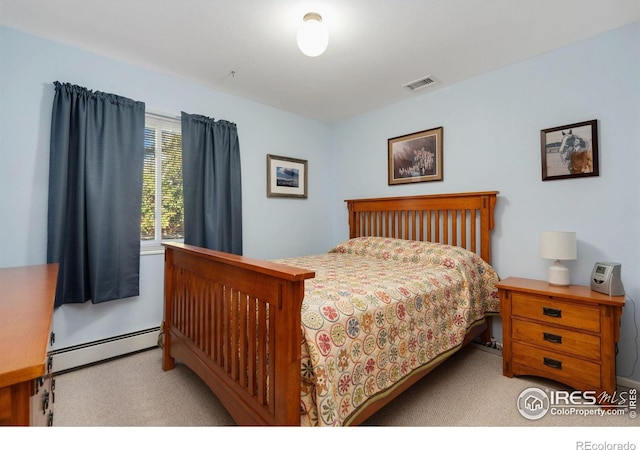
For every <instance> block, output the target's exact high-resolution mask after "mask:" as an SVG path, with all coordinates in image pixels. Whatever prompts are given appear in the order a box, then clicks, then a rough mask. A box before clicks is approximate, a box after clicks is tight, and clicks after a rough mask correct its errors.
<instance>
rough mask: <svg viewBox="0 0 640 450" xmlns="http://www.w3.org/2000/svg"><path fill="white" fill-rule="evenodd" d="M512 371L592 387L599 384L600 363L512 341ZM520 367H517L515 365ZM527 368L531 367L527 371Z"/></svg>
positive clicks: (571, 384)
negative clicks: (541, 375) (540, 375)
mask: <svg viewBox="0 0 640 450" xmlns="http://www.w3.org/2000/svg"><path fill="white" fill-rule="evenodd" d="M513 365H514V372H516V371H521V372H522V374H526V373H530V374H534V375H538V374H543V375H544V376H546V377H548V378H551V379H554V380H557V381H560V382H564V383H566V384H568V385H570V386H573V385H575V384H576V383H579V384H580V385H583V386H584V385H585V384H586V385H589V386H593V387H598V386H601V383H600V364H595V363H593V362H589V361H585V360H583V359H579V358H575V357H572V356H567V355H563V354H561V353H556V352H553V351H549V350H544V349H540V348H536V347H531V346H530V345H526V344H522V343H520V342H513ZM518 365H519V366H521V367H519V368H518V367H517V366H518ZM527 368H530V369H533V371H531V372H529V371H528V370H526V369H527Z"/></svg>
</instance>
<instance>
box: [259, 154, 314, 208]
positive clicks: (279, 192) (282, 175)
mask: <svg viewBox="0 0 640 450" xmlns="http://www.w3.org/2000/svg"><path fill="white" fill-rule="evenodd" d="M267 197H291V198H307V161H306V160H304V159H296V158H287V157H285V156H276V155H267Z"/></svg>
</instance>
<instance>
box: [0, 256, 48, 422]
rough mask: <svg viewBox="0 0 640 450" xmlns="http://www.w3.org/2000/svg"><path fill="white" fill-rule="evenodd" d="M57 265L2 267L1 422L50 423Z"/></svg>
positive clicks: (0, 342)
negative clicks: (51, 355)
mask: <svg viewBox="0 0 640 450" xmlns="http://www.w3.org/2000/svg"><path fill="white" fill-rule="evenodd" d="M57 279H58V265H57V264H46V265H38V266H26V267H12V268H6V269H0V425H51V424H52V420H53V410H52V408H53V401H54V398H53V395H54V394H53V389H54V388H55V383H54V381H53V378H52V376H51V373H50V372H51V361H50V360H48V358H47V350H48V348H49V345H50V343H51V340H52V333H51V320H52V316H53V306H54V299H55V293H56V284H57Z"/></svg>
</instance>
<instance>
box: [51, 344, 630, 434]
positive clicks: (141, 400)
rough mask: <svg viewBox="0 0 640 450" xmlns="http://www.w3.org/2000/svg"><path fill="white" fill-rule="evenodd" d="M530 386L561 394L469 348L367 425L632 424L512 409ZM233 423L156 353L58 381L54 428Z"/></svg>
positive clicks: (189, 375)
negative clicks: (511, 374) (536, 415)
mask: <svg viewBox="0 0 640 450" xmlns="http://www.w3.org/2000/svg"><path fill="white" fill-rule="evenodd" d="M530 387H540V388H541V389H545V388H550V389H565V388H564V387H563V386H562V385H559V384H555V383H553V382H548V381H546V380H542V379H538V378H533V377H521V378H506V377H504V376H502V358H501V357H500V356H499V355H496V354H494V353H490V352H487V351H483V350H480V349H478V348H474V347H469V348H467V349H464V350H462V351H461V352H460V353H459V354H457V355H455V356H454V357H452V358H451V359H449V360H448V361H447V362H445V363H444V364H442V365H441V366H440V367H438V368H437V369H436V370H435V371H434V372H432V373H431V374H429V375H427V377H426V378H424V379H423V380H421V381H420V382H418V383H417V384H416V385H414V386H413V387H411V388H410V389H409V390H407V391H406V392H404V393H403V394H402V395H401V396H400V397H399V398H397V399H396V400H395V401H394V402H392V403H391V404H389V405H387V406H386V407H385V408H384V409H383V410H381V411H379V412H378V413H377V414H375V415H374V416H372V417H371V418H370V419H369V420H367V421H366V423H365V425H375V426H430V427H625V426H632V427H637V426H638V425H640V419H632V418H630V417H629V415H628V414H627V415H625V416H613V417H611V416H610V417H599V416H588V417H585V416H579V415H565V416H558V415H555V416H552V415H550V414H547V415H546V416H545V417H543V418H541V419H539V420H536V421H532V420H529V419H526V418H524V417H522V416H521V414H520V413H519V412H518V410H517V407H516V402H517V398H518V396H519V395H520V393H521V392H522V391H523V390H524V389H526V388H530ZM226 425H233V421H232V419H231V417H230V416H229V415H228V414H227V412H226V411H225V410H224V408H223V407H222V406H221V405H220V403H219V402H218V400H217V399H216V397H215V396H214V395H213V394H212V393H211V391H210V390H209V389H208V387H207V386H206V385H205V384H204V383H203V382H202V381H200V380H199V379H198V378H197V377H196V376H195V375H194V374H193V372H191V371H190V370H189V369H188V368H186V367H185V366H183V365H180V364H178V365H177V366H176V368H175V369H174V370H172V371H168V372H163V371H162V369H161V350H160V349H158V348H155V349H151V350H148V351H145V352H141V353H137V354H133V355H130V356H126V357H123V358H119V359H115V360H112V361H108V362H104V363H101V364H98V365H94V366H91V367H87V368H83V369H80V370H76V371H72V372H68V373H64V374H60V375H58V376H57V377H56V402H55V420H54V427H101V426H116V427H132V426H135V427H168V426H171V427H176V426H178V427H199V426H203V427H210V426H226Z"/></svg>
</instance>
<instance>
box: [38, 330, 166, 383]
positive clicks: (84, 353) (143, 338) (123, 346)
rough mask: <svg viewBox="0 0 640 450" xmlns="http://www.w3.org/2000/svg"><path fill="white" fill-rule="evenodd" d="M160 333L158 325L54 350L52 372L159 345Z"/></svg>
mask: <svg viewBox="0 0 640 450" xmlns="http://www.w3.org/2000/svg"><path fill="white" fill-rule="evenodd" d="M159 334H160V327H156V328H150V329H148V330H141V331H138V332H135V333H128V334H126V335H121V336H114V337H112V338H108V339H102V340H100V341H94V342H89V343H86V344H82V345H75V346H73V347H67V348H62V349H59V350H54V351H52V352H50V353H49V354H50V355H51V356H53V361H52V363H53V367H52V372H53V373H60V372H66V371H68V370H72V369H76V368H79V367H83V366H86V365H89V364H95V363H97V362H100V361H104V360H107V359H111V358H116V357H118V356H123V355H127V354H129V353H134V352H137V351H140V350H146V349H149V348H152V347H157V346H158V335H159Z"/></svg>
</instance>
